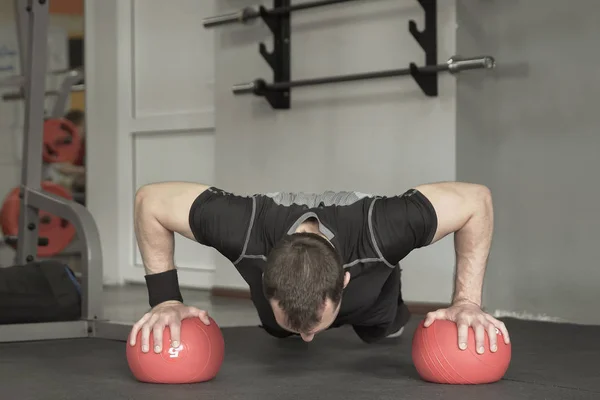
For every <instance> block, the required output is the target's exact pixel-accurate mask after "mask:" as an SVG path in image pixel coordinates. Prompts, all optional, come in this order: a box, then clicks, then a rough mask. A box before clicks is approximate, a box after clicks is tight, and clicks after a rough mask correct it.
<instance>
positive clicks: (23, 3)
mask: <svg viewBox="0 0 600 400" xmlns="http://www.w3.org/2000/svg"><path fill="white" fill-rule="evenodd" d="M14 3H15V17H16V20H17V44H18V46H19V63H20V64H21V65H20V67H21V75H22V76H27V70H26V68H27V55H28V54H29V52H28V48H27V46H28V45H29V37H28V36H29V26H28V24H29V12H28V11H27V8H28V7H29V1H28V0H15V2H14Z"/></svg>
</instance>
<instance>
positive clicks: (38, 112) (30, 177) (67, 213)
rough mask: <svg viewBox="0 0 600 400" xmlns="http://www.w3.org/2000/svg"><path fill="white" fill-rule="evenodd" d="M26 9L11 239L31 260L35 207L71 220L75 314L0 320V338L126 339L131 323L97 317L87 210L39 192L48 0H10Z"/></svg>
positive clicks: (92, 233)
mask: <svg viewBox="0 0 600 400" xmlns="http://www.w3.org/2000/svg"><path fill="white" fill-rule="evenodd" d="M15 3H16V5H17V7H19V8H20V9H21V10H26V12H27V15H26V18H25V17H24V18H23V19H22V20H21V22H22V21H25V22H26V29H24V28H21V32H22V34H24V33H26V35H24V36H23V37H21V38H20V40H23V43H26V46H23V47H22V49H24V50H26V54H25V55H22V59H24V61H25V62H24V63H23V64H21V65H22V66H23V67H22V68H21V69H22V72H23V77H24V88H25V128H24V138H23V158H22V159H23V168H22V173H21V196H20V197H21V214H20V216H19V218H20V219H19V235H18V238H17V258H16V261H17V264H18V265H23V264H25V263H29V262H32V261H34V260H35V255H36V252H37V244H38V224H39V215H38V212H39V210H45V211H48V212H50V213H52V214H55V215H57V216H59V217H62V218H64V219H66V220H68V221H69V222H71V223H72V224H73V225H74V226H75V229H76V231H77V235H78V236H79V240H80V241H81V242H82V246H81V247H82V250H81V255H82V277H81V280H82V281H81V296H82V306H81V318H80V319H79V320H76V321H65V322H49V323H29V324H14V325H0V342H18V341H30V340H49V339H69V338H83V337H100V338H105V339H114V340H123V341H125V340H127V336H128V334H129V332H130V330H131V325H129V324H121V323H115V322H110V321H105V320H104V319H103V307H102V284H103V282H102V279H103V274H102V248H101V245H100V234H99V232H98V227H97V226H96V223H95V221H94V219H93V217H92V215H91V213H90V212H89V211H88V210H87V209H86V208H85V207H83V206H82V205H80V204H78V203H76V202H74V201H70V200H66V199H64V198H60V197H58V196H54V195H52V194H49V193H45V192H43V191H41V171H42V137H43V121H44V90H45V78H46V66H47V47H48V45H47V32H48V15H49V10H48V7H49V5H48V3H49V1H48V0H15Z"/></svg>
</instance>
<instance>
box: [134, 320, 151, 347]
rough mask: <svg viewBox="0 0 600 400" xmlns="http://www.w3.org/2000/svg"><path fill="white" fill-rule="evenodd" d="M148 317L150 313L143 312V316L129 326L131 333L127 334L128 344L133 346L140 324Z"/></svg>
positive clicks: (140, 327)
mask: <svg viewBox="0 0 600 400" xmlns="http://www.w3.org/2000/svg"><path fill="white" fill-rule="evenodd" d="M148 318H150V314H144V316H143V317H142V318H141V319H140V320H139V321H138V322H136V323H135V324H134V325H133V327H132V328H131V333H130V335H129V344H130V345H132V346H135V342H136V341H137V335H138V332H139V331H140V329H142V326H143V325H144V324H145V323H146V321H147V320H148Z"/></svg>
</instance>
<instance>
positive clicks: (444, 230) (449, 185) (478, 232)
mask: <svg viewBox="0 0 600 400" xmlns="http://www.w3.org/2000/svg"><path fill="white" fill-rule="evenodd" d="M415 189H417V190H418V191H419V192H421V193H422V194H423V195H424V196H425V197H426V198H427V199H428V200H429V201H430V202H431V204H432V205H433V208H434V209H435V212H436V214H437V230H436V232H435V235H434V238H433V242H432V243H435V242H436V241H438V240H440V239H442V238H444V237H446V236H447V235H448V234H450V233H454V248H455V252H456V280H455V288H454V295H453V299H452V302H453V303H454V304H457V303H461V302H470V303H474V304H476V305H477V306H481V302H482V290H483V279H484V275H485V269H486V264H487V261H488V256H489V252H490V247H491V243H492V232H493V228H494V215H493V205H492V196H491V193H490V190H489V189H488V188H487V187H485V186H482V185H477V184H471V183H462V182H441V183H433V184H426V185H421V186H417V187H416V188H415Z"/></svg>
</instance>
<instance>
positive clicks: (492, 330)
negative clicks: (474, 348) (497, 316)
mask: <svg viewBox="0 0 600 400" xmlns="http://www.w3.org/2000/svg"><path fill="white" fill-rule="evenodd" d="M496 332H500V331H499V330H498V328H496V326H495V325H494V324H493V323H492V322H491V321H490V322H487V334H488V337H489V338H490V351H491V352H492V353H495V352H496V351H497V350H498V344H497V343H498V340H497V337H496Z"/></svg>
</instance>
